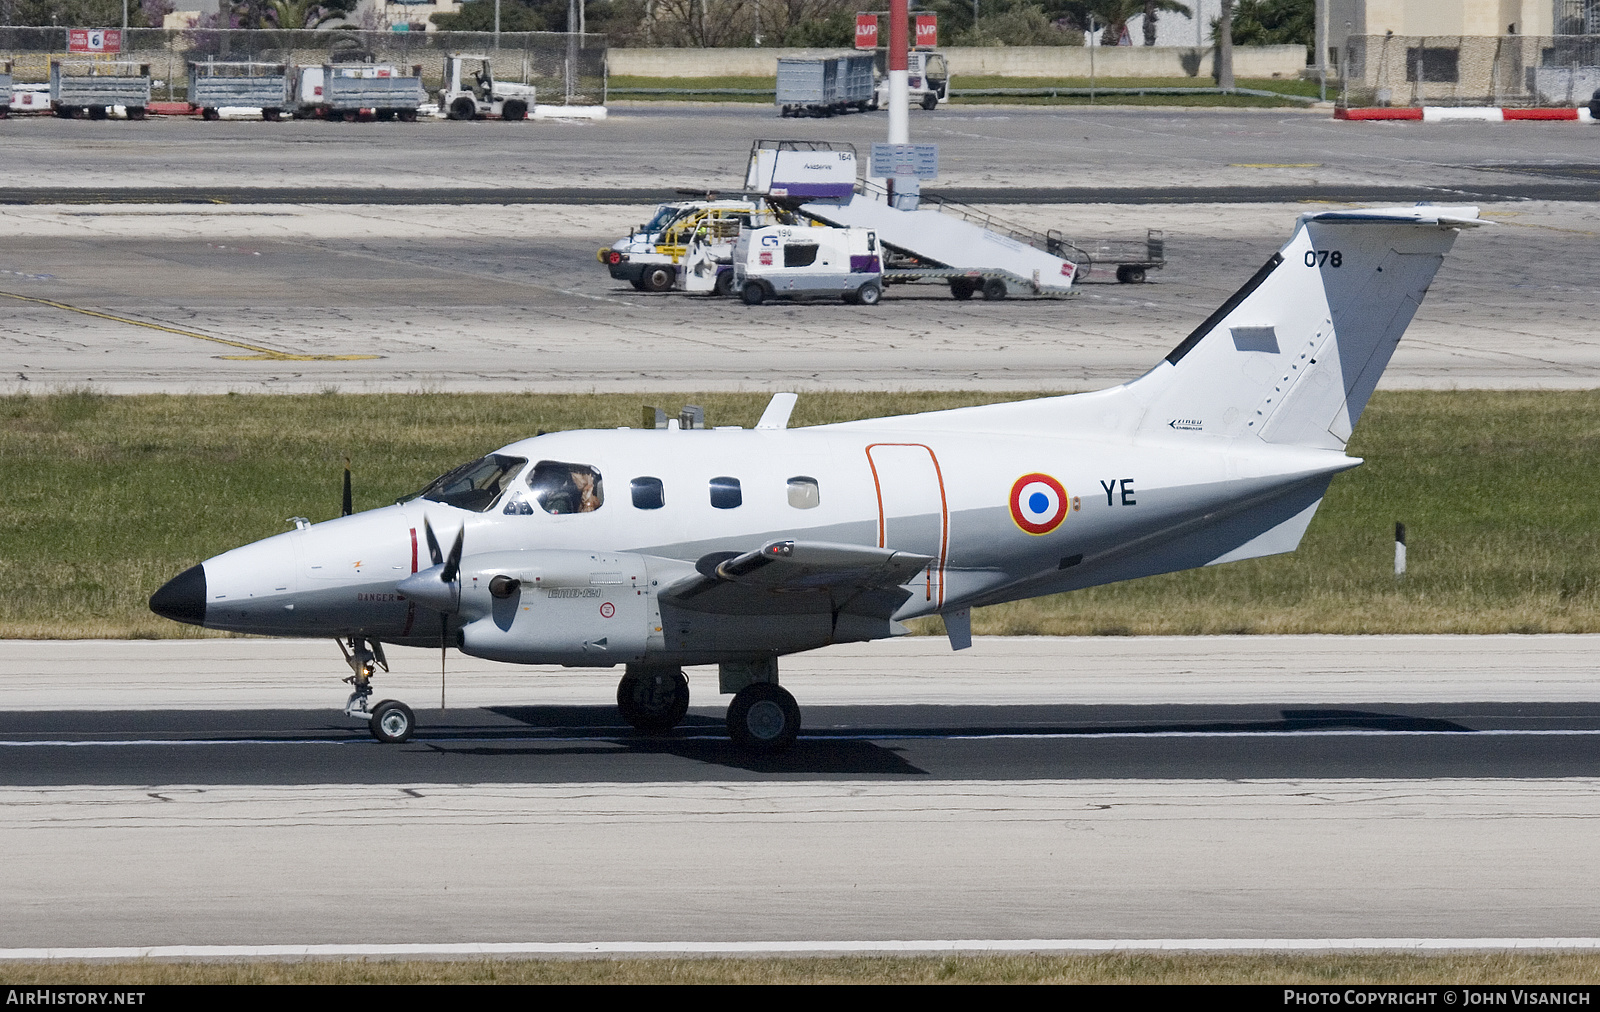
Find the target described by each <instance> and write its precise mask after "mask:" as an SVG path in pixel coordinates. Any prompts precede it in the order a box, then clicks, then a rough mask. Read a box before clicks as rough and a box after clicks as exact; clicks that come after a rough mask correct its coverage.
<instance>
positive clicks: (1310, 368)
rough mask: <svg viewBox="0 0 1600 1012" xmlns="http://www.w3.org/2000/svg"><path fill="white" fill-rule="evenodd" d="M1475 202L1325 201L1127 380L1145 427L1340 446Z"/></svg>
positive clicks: (1472, 218)
mask: <svg viewBox="0 0 1600 1012" xmlns="http://www.w3.org/2000/svg"><path fill="white" fill-rule="evenodd" d="M1480 224H1484V223H1483V222H1481V221H1480V220H1479V219H1478V209H1477V208H1475V207H1431V206H1421V207H1407V208H1380V209H1372V210H1361V211H1329V212H1323V213H1318V214H1306V215H1302V216H1301V217H1300V222H1299V225H1298V227H1297V228H1296V229H1295V232H1294V235H1293V236H1292V237H1291V238H1290V239H1289V241H1288V242H1287V243H1286V244H1285V245H1284V247H1283V248H1282V249H1281V250H1279V251H1278V252H1277V253H1275V254H1273V256H1272V259H1270V260H1268V261H1267V263H1266V264H1265V265H1264V266H1263V267H1262V268H1261V269H1260V270H1259V271H1257V272H1256V274H1255V276H1254V277H1252V278H1251V279H1250V280H1249V281H1248V282H1247V283H1246V284H1245V286H1244V287H1243V288H1241V289H1239V291H1238V292H1236V293H1235V294H1234V295H1233V296H1232V297H1231V298H1229V299H1228V301H1227V302H1225V303H1223V304H1222V306H1221V307H1220V308H1218V310H1217V311H1216V312H1215V313H1212V314H1211V316H1210V317H1209V318H1207V320H1206V321H1205V322H1204V323H1202V324H1201V325H1200V326H1199V327H1197V328H1195V331H1194V332H1193V333H1192V334H1190V335H1189V336H1188V337H1187V338H1185V339H1184V341H1183V343H1182V344H1180V345H1178V347H1176V348H1174V349H1173V350H1172V353H1171V354H1170V355H1168V356H1167V358H1166V360H1165V361H1164V362H1162V363H1161V364H1160V365H1158V366H1157V367H1156V368H1155V369H1153V370H1151V371H1150V372H1149V373H1147V374H1146V375H1145V376H1143V377H1141V378H1140V379H1139V380H1138V381H1136V382H1135V383H1133V384H1132V385H1131V386H1130V388H1129V391H1130V393H1133V394H1134V395H1135V396H1136V397H1138V398H1139V399H1140V400H1141V401H1143V402H1144V404H1145V406H1146V409H1147V410H1146V413H1145V420H1144V422H1143V424H1142V426H1141V428H1143V429H1148V430H1151V431H1155V430H1158V429H1168V428H1171V429H1188V430H1199V431H1203V432H1207V433H1211V434H1215V435H1220V436H1226V437H1233V438H1251V437H1253V438H1258V439H1261V440H1263V441H1265V442H1269V443H1283V444H1289V445H1296V446H1314V447H1322V448H1327V449H1343V448H1344V445H1345V443H1346V442H1348V441H1349V439H1350V433H1351V430H1352V429H1353V428H1354V426H1355V423H1356V420H1357V419H1359V418H1360V417H1361V412H1362V409H1364V408H1365V407H1366V404H1367V399H1368V398H1369V397H1371V396H1372V391H1373V388H1374V387H1376V386H1377V384H1378V378H1379V377H1380V376H1381V375H1383V370H1384V368H1385V367H1386V366H1387V365H1388V364H1389V356H1390V355H1391V354H1393V353H1394V349H1395V346H1396V345H1397V344H1399V342H1400V337H1401V335H1402V334H1404V333H1405V329H1406V326H1407V325H1408V324H1410V322H1411V318H1412V316H1413V315H1415V313H1416V311H1417V307H1418V306H1419V305H1420V304H1421V302H1422V297H1423V296H1424V295H1425V294H1426V293H1427V291H1428V285H1429V284H1430V283H1432V281H1433V276H1434V274H1435V273H1436V272H1437V271H1438V269H1439V264H1440V263H1441V262H1442V260H1443V259H1444V254H1445V253H1446V252H1448V251H1449V249H1450V247H1451V245H1452V244H1453V243H1454V242H1455V238H1456V236H1457V235H1458V234H1459V233H1460V230H1461V229H1462V228H1465V227H1471V226H1475V225H1480Z"/></svg>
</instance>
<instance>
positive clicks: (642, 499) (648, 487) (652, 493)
mask: <svg viewBox="0 0 1600 1012" xmlns="http://www.w3.org/2000/svg"><path fill="white" fill-rule="evenodd" d="M631 488H632V489H633V508H634V509H640V510H658V509H660V508H661V507H663V506H665V505H666V504H667V492H666V489H665V488H664V487H663V486H662V484H661V479H660V478H635V479H633V484H632V486H631Z"/></svg>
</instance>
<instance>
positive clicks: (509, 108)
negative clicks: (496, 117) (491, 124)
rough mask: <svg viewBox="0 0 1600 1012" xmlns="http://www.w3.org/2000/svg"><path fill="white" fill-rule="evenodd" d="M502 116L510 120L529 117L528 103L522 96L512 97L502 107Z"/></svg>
mask: <svg viewBox="0 0 1600 1012" xmlns="http://www.w3.org/2000/svg"><path fill="white" fill-rule="evenodd" d="M500 118H501V119H509V120H519V119H527V118H528V103H526V102H524V101H522V100H521V99H520V98H514V99H511V100H510V101H509V102H507V103H506V104H505V105H502V106H501V107H500Z"/></svg>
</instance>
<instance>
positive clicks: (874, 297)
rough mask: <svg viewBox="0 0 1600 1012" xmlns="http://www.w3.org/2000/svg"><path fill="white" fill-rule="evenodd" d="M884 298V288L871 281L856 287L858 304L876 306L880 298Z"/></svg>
mask: <svg viewBox="0 0 1600 1012" xmlns="http://www.w3.org/2000/svg"><path fill="white" fill-rule="evenodd" d="M882 298H883V289H881V288H879V287H878V286H877V285H876V284H875V283H873V282H871V281H868V282H867V283H866V284H864V285H862V286H861V287H860V288H857V289H856V305H858V306H876V305H877V304H878V300H879V299H882Z"/></svg>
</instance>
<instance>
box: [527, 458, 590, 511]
mask: <svg viewBox="0 0 1600 1012" xmlns="http://www.w3.org/2000/svg"><path fill="white" fill-rule="evenodd" d="M528 489H529V491H531V492H532V493H533V501H534V502H536V503H538V504H539V508H540V509H542V510H544V511H545V512H546V513H593V512H594V511H595V510H597V509H599V508H600V506H601V504H603V503H604V502H605V490H604V488H603V487H602V486H601V483H600V472H599V471H596V470H595V469H594V468H592V467H590V466H589V465H588V464H567V463H563V462H562V461H559V460H541V461H539V463H537V464H535V465H533V470H532V471H530V472H528Z"/></svg>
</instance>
